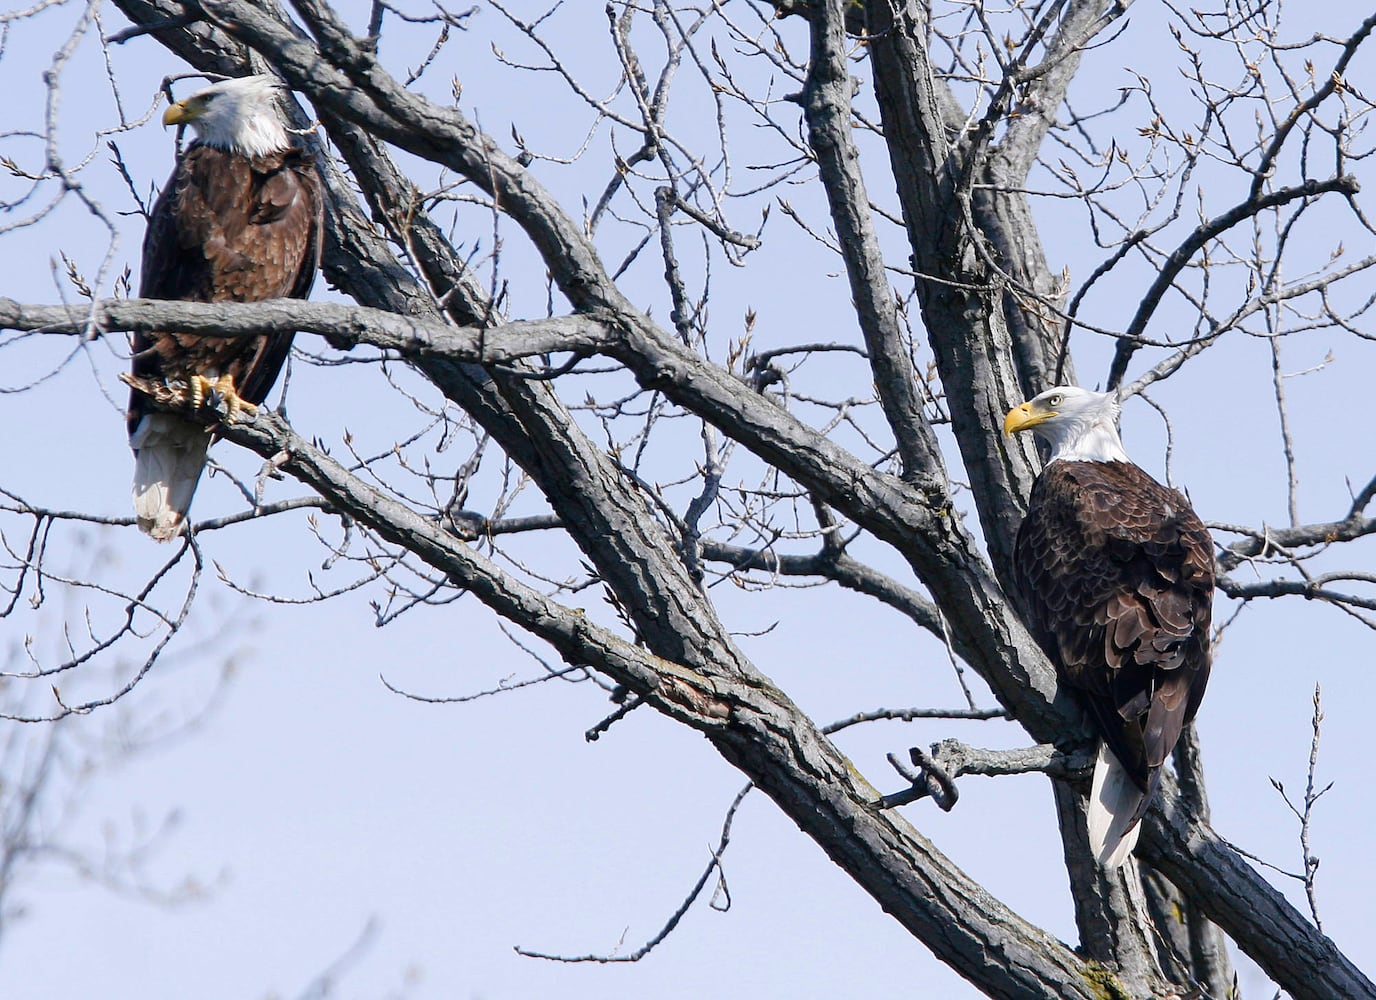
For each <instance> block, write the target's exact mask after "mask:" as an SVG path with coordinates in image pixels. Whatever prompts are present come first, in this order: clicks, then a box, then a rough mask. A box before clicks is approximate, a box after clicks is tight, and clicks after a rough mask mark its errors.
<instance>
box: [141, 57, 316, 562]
mask: <svg viewBox="0 0 1376 1000" xmlns="http://www.w3.org/2000/svg"><path fill="white" fill-rule="evenodd" d="M281 97H282V88H281V85H280V84H279V83H278V82H277V81H276V80H275V79H274V78H272V77H270V76H248V77H243V78H241V79H237V80H225V81H223V82H221V83H217V84H214V85H213V86H210V87H207V88H206V89H204V90H202V91H200V92H199V93H197V94H195V95H193V96H191V97H188V98H187V99H185V100H182V101H178V102H177V103H175V104H173V105H172V106H171V107H169V108H168V109H167V112H166V113H165V114H164V115H163V118H162V121H163V124H164V125H190V126H191V127H192V128H193V129H195V130H196V141H195V142H193V143H191V145H190V146H188V147H187V149H186V151H185V152H184V153H183V154H182V155H181V157H180V158H179V159H178V160H177V165H176V168H175V169H174V170H173V171H172V176H171V178H169V180H168V182H167V185H166V186H165V187H164V188H163V190H162V194H161V195H160V196H159V198H158V200H157V202H156V204H154V206H153V211H152V214H151V215H150V216H149V219H148V230H147V232H146V234H145V235H144V240H143V275H142V278H141V284H140V286H139V294H140V295H142V296H144V297H147V298H154V299H185V300H191V301H195V302H257V301H260V300H262V299H277V298H286V297H291V298H298V299H300V298H305V297H306V296H307V295H308V294H309V293H310V290H311V284H312V283H313V282H314V280H315V272H316V269H317V268H318V266H319V263H320V244H321V234H322V227H323V210H322V206H323V203H322V200H321V191H320V178H319V176H318V175H317V173H316V171H315V167H314V163H313V159H312V157H311V155H310V154H309V153H307V152H306V151H304V150H302V149H300V148H298V147H296V146H294V145H293V143H292V133H291V132H290V131H289V130H288V128H287V119H286V117H285V112H284V109H283V108H282V106H281V104H280V99H281ZM291 341H292V335H291V334H274V335H270V336H261V337H239V338H226V337H194V336H190V335H188V334H184V333H177V332H176V331H171V330H169V331H159V332H155V333H149V334H139V335H137V336H135V337H134V363H133V373H132V375H125V376H122V377H123V379H124V381H126V382H128V383H129V385H130V386H131V387H132V389H131V391H130V394H129V412H128V424H129V444H130V447H131V448H133V450H134V466H135V467H134V511H135V513H136V514H137V516H138V522H139V527H140V528H142V529H143V530H144V531H146V532H148V533H149V534H150V535H152V536H153V537H154V538H156V539H158V540H159V541H167V540H168V539H170V538H173V537H175V536H176V535H177V534H179V533H180V532H181V531H182V530H183V523H184V521H185V518H186V512H187V509H188V508H189V507H190V506H191V497H192V495H193V494H194V493H195V491H196V483H197V482H198V481H199V480H200V477H201V469H202V467H203V466H204V465H205V458H206V451H207V449H208V448H209V447H210V442H211V439H212V437H213V435H214V427H215V425H216V424H217V423H218V422H219V421H221V420H225V421H229V422H232V421H234V420H236V419H238V418H239V417H240V415H241V414H252V413H254V412H256V410H257V404H258V403H261V402H262V401H263V400H264V399H265V398H267V394H268V391H269V390H270V389H271V388H272V384H273V382H275V381H276V380H277V374H278V372H279V371H281V368H282V364H283V362H284V361H285V360H286V358H287V354H288V352H289V351H290V350H291Z"/></svg>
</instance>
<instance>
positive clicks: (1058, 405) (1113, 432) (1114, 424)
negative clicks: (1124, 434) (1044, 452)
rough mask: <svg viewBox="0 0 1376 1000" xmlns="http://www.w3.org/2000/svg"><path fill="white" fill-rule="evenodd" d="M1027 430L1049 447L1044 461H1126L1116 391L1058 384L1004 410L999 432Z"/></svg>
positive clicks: (1012, 432)
mask: <svg viewBox="0 0 1376 1000" xmlns="http://www.w3.org/2000/svg"><path fill="white" fill-rule="evenodd" d="M1026 430H1030V431H1032V433H1033V434H1035V435H1036V436H1037V437H1039V438H1041V440H1043V441H1045V442H1046V443H1047V444H1048V445H1050V446H1051V457H1050V458H1048V459H1047V462H1048V463H1051V462H1055V461H1066V462H1127V461H1130V459H1129V458H1128V456H1127V452H1125V451H1124V450H1123V441H1122V439H1121V438H1120V437H1119V436H1118V394H1117V393H1116V392H1091V391H1090V390H1088V389H1081V388H1080V387H1079V386H1074V385H1058V386H1056V387H1055V388H1054V389H1047V390H1046V392H1044V393H1042V394H1041V395H1040V396H1035V397H1033V398H1032V399H1029V400H1028V401H1027V402H1026V403H1023V404H1022V405H1021V406H1015V407H1014V408H1013V409H1011V410H1009V411H1008V416H1006V417H1004V419H1003V432H1004V433H1005V434H1008V435H1013V434H1016V433H1017V432H1018V431H1026Z"/></svg>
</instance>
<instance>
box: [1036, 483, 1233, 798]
mask: <svg viewBox="0 0 1376 1000" xmlns="http://www.w3.org/2000/svg"><path fill="white" fill-rule="evenodd" d="M1014 565H1015V573H1016V574H1017V577H1018V584H1019V589H1020V591H1021V593H1022V596H1023V598H1024V601H1025V603H1026V604H1027V605H1028V607H1027V608H1025V611H1026V612H1027V614H1028V616H1029V625H1030V626H1031V628H1032V631H1033V633H1034V635H1035V636H1036V638H1037V640H1038V642H1039V643H1040V644H1041V645H1042V648H1043V649H1044V650H1045V651H1046V652H1047V655H1048V656H1049V657H1050V658H1051V660H1052V662H1053V663H1054V665H1055V666H1056V670H1057V672H1058V674H1059V676H1060V677H1061V679H1062V681H1064V682H1065V683H1066V684H1067V685H1069V686H1070V687H1071V688H1072V689H1073V690H1074V691H1075V693H1076V695H1077V696H1078V697H1079V699H1080V701H1081V702H1082V703H1083V704H1084V706H1085V708H1086V709H1087V710H1088V712H1089V714H1090V716H1091V718H1092V719H1093V720H1094V722H1095V724H1096V726H1095V728H1096V729H1098V730H1099V732H1100V734H1101V735H1102V736H1103V738H1104V739H1105V740H1106V741H1107V743H1108V745H1109V746H1110V748H1111V749H1112V750H1113V752H1114V754H1115V755H1116V756H1117V757H1118V759H1119V761H1120V762H1121V763H1122V764H1123V766H1124V768H1125V769H1126V770H1127V772H1128V773H1129V775H1131V777H1132V779H1133V781H1134V782H1136V783H1137V784H1138V786H1139V787H1140V788H1141V789H1142V790H1143V792H1145V793H1147V796H1148V798H1147V799H1144V800H1143V808H1145V805H1146V802H1147V801H1149V799H1150V795H1151V793H1152V792H1154V791H1155V788H1156V784H1157V781H1158V780H1159V775H1160V768H1161V765H1162V763H1163V762H1164V761H1165V759H1166V757H1167V755H1169V753H1170V752H1171V750H1172V749H1173V748H1174V746H1175V743H1176V741H1177V740H1178V739H1179V737H1180V732H1181V730H1182V729H1183V727H1184V726H1185V724H1186V723H1187V722H1189V721H1190V719H1191V718H1193V717H1194V713H1195V711H1196V710H1197V709H1198V707H1199V702H1200V700H1201V699H1202V697H1203V694H1204V686H1205V684H1206V683H1207V681H1208V677H1209V624H1210V617H1211V603H1212V591H1213V582H1214V579H1213V577H1214V560H1213V543H1212V540H1211V539H1210V537H1209V533H1208V530H1207V529H1206V528H1205V527H1204V525H1203V523H1202V522H1200V520H1199V518H1198V517H1197V516H1196V515H1195V513H1194V511H1193V510H1191V509H1190V505H1189V503H1188V501H1186V499H1185V497H1184V496H1183V495H1181V494H1180V493H1179V492H1177V491H1176V490H1173V489H1170V488H1169V487H1166V486H1163V485H1161V484H1160V483H1158V482H1156V481H1155V480H1154V479H1152V478H1151V477H1150V476H1148V475H1147V474H1146V473H1145V472H1143V471H1142V470H1141V469H1139V468H1138V467H1137V466H1135V465H1132V464H1130V463H1126V462H1066V461H1059V462H1053V463H1051V464H1050V465H1049V466H1047V468H1046V469H1045V470H1043V472H1042V474H1041V476H1039V477H1038V479H1037V482H1036V484H1035V485H1034V487H1033V490H1032V497H1031V501H1030V503H1029V507H1028V514H1027V517H1026V519H1025V520H1024V521H1023V524H1022V527H1021V529H1020V530H1019V532H1018V539H1017V545H1016V548H1015V553H1014Z"/></svg>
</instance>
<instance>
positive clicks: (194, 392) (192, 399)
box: [187, 375, 258, 424]
mask: <svg viewBox="0 0 1376 1000" xmlns="http://www.w3.org/2000/svg"><path fill="white" fill-rule="evenodd" d="M187 395H188V396H189V399H188V401H187V402H188V404H189V405H190V407H191V409H193V410H199V409H200V408H201V407H202V406H207V405H208V406H209V407H210V408H211V409H212V410H214V411H215V412H216V413H218V414H220V419H221V420H223V421H224V422H225V423H227V424H232V423H236V422H237V421H238V420H239V415H240V414H241V413H242V414H243V415H244V416H246V417H248V418H249V419H252V418H254V417H256V416H258V407H256V406H254V405H253V404H252V403H250V402H249V401H248V400H246V399H243V398H242V397H240V395H239V391H238V390H237V389H236V388H235V387H234V376H233V375H221V376H220V377H219V378H217V379H215V381H213V382H212V381H211V380H210V379H208V378H206V377H205V376H204V375H192V376H191V387H190V389H189V390H188V393H187Z"/></svg>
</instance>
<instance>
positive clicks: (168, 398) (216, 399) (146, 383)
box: [119, 372, 258, 424]
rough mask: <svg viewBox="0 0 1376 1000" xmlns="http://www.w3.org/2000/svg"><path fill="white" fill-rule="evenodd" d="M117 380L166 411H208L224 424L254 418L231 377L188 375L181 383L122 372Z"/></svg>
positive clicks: (251, 406)
mask: <svg viewBox="0 0 1376 1000" xmlns="http://www.w3.org/2000/svg"><path fill="white" fill-rule="evenodd" d="M119 378H120V381H121V382H123V383H124V384H125V385H127V386H129V387H130V388H132V389H133V390H134V391H136V392H141V393H143V394H144V395H145V396H147V397H149V398H150V399H152V400H153V401H154V402H155V403H158V404H159V405H160V406H165V407H167V408H168V409H173V410H190V411H191V412H193V413H197V412H199V411H200V410H202V409H210V410H211V411H213V412H214V413H216V414H217V415H218V416H219V418H220V420H221V421H222V422H224V423H226V424H232V423H236V422H238V420H239V419H240V417H241V416H243V417H247V418H249V419H252V418H254V417H256V416H257V415H258V407H257V406H255V405H254V404H252V403H250V402H249V401H248V400H246V399H244V398H242V397H241V396H240V395H239V391H238V389H236V388H235V386H234V376H233V375H221V376H220V377H219V378H216V379H209V378H206V377H205V376H204V375H192V376H191V377H190V378H189V379H187V380H186V381H184V382H183V381H181V380H177V381H166V380H163V381H153V380H150V379H146V378H139V377H138V376H137V375H130V374H128V373H127V372H124V373H121V374H120V377H119Z"/></svg>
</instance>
